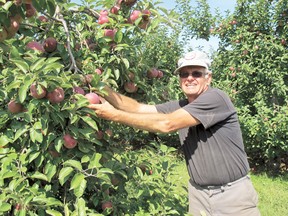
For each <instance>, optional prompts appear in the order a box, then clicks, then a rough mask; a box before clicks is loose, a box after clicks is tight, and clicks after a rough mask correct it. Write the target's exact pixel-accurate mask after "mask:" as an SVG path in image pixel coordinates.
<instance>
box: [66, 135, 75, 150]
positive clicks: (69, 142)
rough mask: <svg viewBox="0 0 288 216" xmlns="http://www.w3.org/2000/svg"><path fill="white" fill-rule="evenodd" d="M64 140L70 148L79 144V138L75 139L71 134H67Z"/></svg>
mask: <svg viewBox="0 0 288 216" xmlns="http://www.w3.org/2000/svg"><path fill="white" fill-rule="evenodd" d="M63 140H64V146H65V147H66V148H68V149H73V148H75V146H76V145H77V140H75V139H74V138H73V137H72V136H71V135H70V134H65V135H64V136H63Z"/></svg>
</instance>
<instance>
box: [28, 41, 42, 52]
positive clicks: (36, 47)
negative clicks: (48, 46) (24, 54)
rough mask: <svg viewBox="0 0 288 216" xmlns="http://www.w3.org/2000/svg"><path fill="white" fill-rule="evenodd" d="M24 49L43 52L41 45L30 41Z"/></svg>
mask: <svg viewBox="0 0 288 216" xmlns="http://www.w3.org/2000/svg"><path fill="white" fill-rule="evenodd" d="M26 48H27V49H31V50H35V51H38V52H45V50H44V47H43V45H42V44H40V43H39V42H37V41H30V42H29V43H27V44H26Z"/></svg>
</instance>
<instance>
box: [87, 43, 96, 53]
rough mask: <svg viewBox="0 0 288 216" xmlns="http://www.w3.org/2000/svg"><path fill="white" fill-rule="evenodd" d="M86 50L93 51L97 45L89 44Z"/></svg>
mask: <svg viewBox="0 0 288 216" xmlns="http://www.w3.org/2000/svg"><path fill="white" fill-rule="evenodd" d="M88 48H89V50H90V51H95V50H96V48H97V44H96V43H91V44H89V45H88Z"/></svg>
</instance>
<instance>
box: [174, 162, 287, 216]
mask: <svg viewBox="0 0 288 216" xmlns="http://www.w3.org/2000/svg"><path fill="white" fill-rule="evenodd" d="M175 169H176V170H177V172H176V173H178V174H177V175H175V176H174V177H175V182H177V183H176V184H179V186H178V187H179V188H178V189H179V190H178V191H179V194H181V195H183V196H184V195H185V196H187V189H186V188H187V182H188V178H189V177H188V172H187V168H186V165H185V163H184V162H183V161H181V162H179V165H178V166H177V167H176V168H175ZM250 176H251V180H252V182H253V185H254V187H255V189H256V191H257V192H258V196H259V206H258V207H259V209H260V212H261V216H287V215H288V174H286V175H285V176H282V177H271V176H269V175H267V174H266V173H260V174H257V175H256V174H250Z"/></svg>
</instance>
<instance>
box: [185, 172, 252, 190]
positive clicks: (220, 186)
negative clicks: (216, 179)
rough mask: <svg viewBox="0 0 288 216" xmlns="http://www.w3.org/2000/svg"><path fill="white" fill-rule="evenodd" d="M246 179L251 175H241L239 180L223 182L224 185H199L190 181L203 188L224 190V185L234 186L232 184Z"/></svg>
mask: <svg viewBox="0 0 288 216" xmlns="http://www.w3.org/2000/svg"><path fill="white" fill-rule="evenodd" d="M245 179H250V177H249V176H248V175H246V176H243V177H241V178H239V179H237V180H235V181H233V182H228V183H226V184H223V185H211V186H201V185H197V184H195V183H192V182H191V181H190V182H191V184H192V185H194V186H198V187H200V188H202V189H206V190H214V189H221V190H223V188H224V187H226V186H232V185H234V184H237V183H239V182H241V181H243V180H245Z"/></svg>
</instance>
